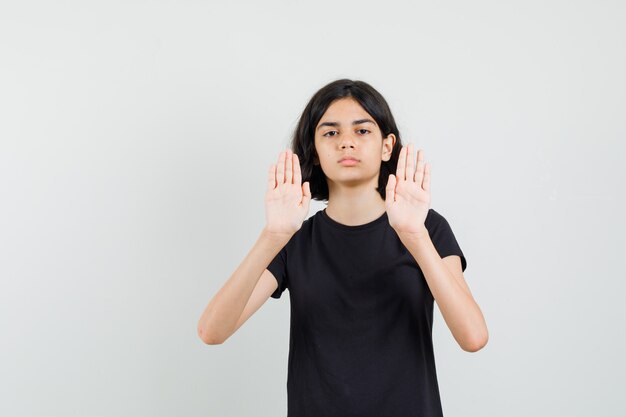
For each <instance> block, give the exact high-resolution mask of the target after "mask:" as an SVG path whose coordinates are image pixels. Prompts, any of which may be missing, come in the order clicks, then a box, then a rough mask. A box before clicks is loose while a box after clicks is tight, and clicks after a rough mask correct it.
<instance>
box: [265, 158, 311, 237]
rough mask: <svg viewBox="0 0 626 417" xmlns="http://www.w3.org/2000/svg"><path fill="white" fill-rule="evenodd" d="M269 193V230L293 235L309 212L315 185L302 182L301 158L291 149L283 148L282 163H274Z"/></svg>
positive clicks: (267, 217)
mask: <svg viewBox="0 0 626 417" xmlns="http://www.w3.org/2000/svg"><path fill="white" fill-rule="evenodd" d="M268 174H269V175H268V180H267V192H266V194H265V220H266V222H267V224H266V226H265V230H266V231H268V232H270V233H273V234H277V235H284V236H287V237H289V238H290V237H291V236H292V235H293V234H295V233H296V232H297V231H298V230H300V227H302V222H303V221H304V218H305V217H306V216H307V214H309V203H310V202H311V189H310V188H309V187H310V186H309V182H308V181H307V182H305V183H304V184H302V185H300V184H301V182H302V174H301V172H300V160H299V159H298V155H296V154H294V153H293V152H292V151H291V150H290V149H287V150H283V151H282V152H281V153H280V156H279V157H278V163H277V164H272V165H271V166H270V169H269V173H268Z"/></svg>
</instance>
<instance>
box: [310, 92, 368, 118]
mask: <svg viewBox="0 0 626 417" xmlns="http://www.w3.org/2000/svg"><path fill="white" fill-rule="evenodd" d="M363 118H369V119H371V118H372V116H371V115H370V114H369V113H368V112H366V111H365V109H364V108H363V107H361V105H360V104H359V102H358V101H356V100H355V99H353V98H350V97H345V98H340V99H337V100H335V101H333V102H332V103H331V104H330V106H328V108H327V109H326V111H325V112H324V114H323V115H322V118H321V119H320V121H319V123H322V122H327V121H335V122H338V121H340V120H348V119H350V120H349V122H351V121H352V120H353V119H363ZM319 123H318V124H319Z"/></svg>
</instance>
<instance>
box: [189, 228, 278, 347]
mask: <svg viewBox="0 0 626 417" xmlns="http://www.w3.org/2000/svg"><path fill="white" fill-rule="evenodd" d="M289 239H290V236H289V235H283V234H275V233H270V232H268V231H267V230H266V229H263V231H262V232H261V235H260V236H259V238H258V239H257V241H256V243H255V244H254V246H253V247H252V249H251V250H250V252H249V253H248V254H247V255H246V257H245V258H244V259H243V261H242V262H241V264H240V265H239V266H238V267H237V269H236V270H235V272H233V273H232V275H231V276H230V278H229V279H228V281H226V283H225V284H224V286H223V287H222V288H221V289H220V290H219V291H218V292H217V294H215V296H214V297H213V298H212V299H211V301H210V302H209V304H208V305H207V306H206V308H205V309H204V312H203V313H202V316H201V317H200V320H199V322H198V336H199V337H200V339H202V341H203V342H204V343H207V344H220V343H223V342H224V340H226V339H227V338H228V337H229V336H230V335H231V334H232V332H233V331H235V330H236V325H237V324H238V319H239V318H240V317H241V314H242V312H243V310H244V308H245V306H246V303H247V302H248V300H249V299H250V295H251V294H252V291H253V290H254V288H255V286H256V284H257V282H258V281H259V278H260V277H261V274H262V273H263V272H264V271H265V269H266V268H267V266H268V265H269V264H270V262H272V259H274V257H275V256H276V255H277V254H278V252H280V250H281V249H282V248H283V246H285V245H286V244H287V242H289Z"/></svg>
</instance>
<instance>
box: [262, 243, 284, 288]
mask: <svg viewBox="0 0 626 417" xmlns="http://www.w3.org/2000/svg"><path fill="white" fill-rule="evenodd" d="M267 270H268V271H270V272H271V273H272V275H274V278H276V281H277V282H278V288H276V291H274V292H273V293H272V298H280V296H281V294H282V293H283V291H285V289H286V288H287V283H288V280H287V245H285V246H284V247H283V248H282V249H281V250H280V252H278V254H277V255H276V256H275V257H274V259H273V260H272V262H270V264H269V265H268V266H267Z"/></svg>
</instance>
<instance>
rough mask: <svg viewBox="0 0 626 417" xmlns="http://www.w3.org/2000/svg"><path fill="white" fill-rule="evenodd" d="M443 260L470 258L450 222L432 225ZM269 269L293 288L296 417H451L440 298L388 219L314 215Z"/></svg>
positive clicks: (433, 218) (291, 386) (291, 371)
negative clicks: (438, 319)
mask: <svg viewBox="0 0 626 417" xmlns="http://www.w3.org/2000/svg"><path fill="white" fill-rule="evenodd" d="M424 225H425V226H426V228H427V230H428V233H429V235H430V238H431V240H432V241H433V244H434V246H435V248H436V249H437V252H438V253H439V255H440V256H441V257H442V258H443V257H446V256H448V255H459V256H460V257H461V262H462V269H463V271H465V268H466V266H467V262H466V260H465V256H464V255H463V252H462V251H461V248H460V247H459V245H458V243H457V241H456V239H455V236H454V234H453V233H452V229H451V228H450V225H449V224H448V222H447V221H446V219H445V218H444V217H443V216H442V215H440V214H439V213H437V212H436V211H435V210H433V209H432V208H431V209H430V210H429V212H428V215H427V217H426V221H425V222H424ZM267 269H268V270H269V271H270V272H271V273H272V274H273V275H274V277H275V278H276V280H277V281H278V288H277V289H276V291H275V292H274V293H273V294H272V297H273V298H280V296H281V294H282V292H283V291H284V290H285V289H287V288H288V289H289V297H290V304H291V318H290V320H291V326H290V335H289V362H288V374H287V415H288V417H304V416H312V417H331V416H332V417H335V416H337V417H339V416H341V417H350V416H355V417H356V416H360V417H363V416H372V417H373V416H376V417H386V416H389V417H404V416H407V417H408V416H411V417H417V416H420V417H438V416H442V415H443V414H442V407H441V400H440V396H439V387H438V383H437V374H436V368H435V359H434V354H433V343H432V324H433V305H434V298H433V296H432V293H431V292H430V289H429V287H428V284H427V283H426V280H425V278H424V276H423V274H422V272H421V270H420V268H419V266H418V264H417V262H416V261H415V258H413V256H412V255H411V253H410V252H409V251H408V249H406V247H405V246H404V245H403V244H402V242H401V241H400V238H399V237H398V235H397V233H396V231H395V230H394V229H393V228H392V227H391V226H390V225H389V220H388V217H387V213H386V212H385V213H383V215H382V216H381V217H379V218H378V219H376V220H373V221H371V222H369V223H366V224H361V225H357V226H347V225H344V224H341V223H338V222H337V221H335V220H333V219H331V218H330V217H329V216H328V214H326V211H325V209H324V210H320V211H318V212H317V213H316V214H315V215H313V216H311V217H309V218H308V219H306V220H305V221H304V222H303V223H302V226H301V228H300V229H299V230H298V231H297V232H296V233H295V234H294V235H293V236H292V237H291V239H290V240H289V242H288V243H287V244H286V245H285V246H284V247H283V248H282V250H281V251H280V252H279V253H278V254H277V255H276V257H275V258H274V259H273V260H272V262H271V263H270V265H269V266H268V267H267Z"/></svg>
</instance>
